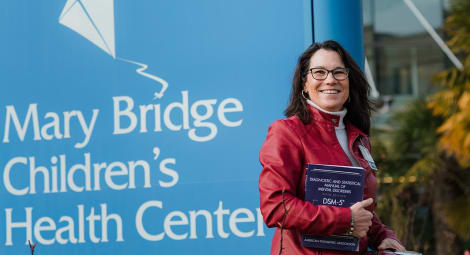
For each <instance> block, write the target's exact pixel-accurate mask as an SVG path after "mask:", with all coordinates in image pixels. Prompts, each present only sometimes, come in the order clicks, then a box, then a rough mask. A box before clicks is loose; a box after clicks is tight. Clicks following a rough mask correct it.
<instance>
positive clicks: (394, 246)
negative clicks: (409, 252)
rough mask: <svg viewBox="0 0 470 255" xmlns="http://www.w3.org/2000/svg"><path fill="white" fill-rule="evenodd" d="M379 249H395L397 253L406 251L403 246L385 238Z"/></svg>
mask: <svg viewBox="0 0 470 255" xmlns="http://www.w3.org/2000/svg"><path fill="white" fill-rule="evenodd" d="M377 248H379V250H386V249H393V250H395V251H406V249H405V247H403V245H401V244H400V243H399V242H398V241H397V240H395V239H392V238H385V239H384V240H383V241H382V242H381V243H380V245H379V247H377Z"/></svg>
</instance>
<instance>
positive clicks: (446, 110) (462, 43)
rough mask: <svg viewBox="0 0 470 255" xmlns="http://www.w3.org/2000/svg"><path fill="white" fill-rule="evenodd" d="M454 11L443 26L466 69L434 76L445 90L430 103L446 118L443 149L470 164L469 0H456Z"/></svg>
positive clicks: (432, 97)
mask: <svg viewBox="0 0 470 255" xmlns="http://www.w3.org/2000/svg"><path fill="white" fill-rule="evenodd" d="M451 12H452V14H451V15H450V16H449V17H448V18H447V20H446V23H445V27H444V28H445V31H446V32H447V33H448V35H449V36H450V40H449V41H448V45H449V46H450V48H451V49H452V50H453V51H454V52H456V53H458V54H459V55H460V56H462V58H464V62H463V65H464V68H463V69H462V70H459V69H457V68H455V67H453V68H450V69H448V70H445V71H442V72H440V73H438V74H436V75H435V76H434V78H433V80H434V81H435V82H437V83H438V84H440V85H441V87H442V90H441V91H440V92H438V93H436V94H434V95H432V96H431V97H430V98H429V103H428V105H429V107H430V108H431V109H432V110H433V114H434V115H437V116H441V117H443V118H444V122H443V124H442V125H441V126H440V127H439V128H438V130H437V131H438V133H439V134H441V138H440V141H439V144H440V146H441V148H442V149H443V150H444V151H445V152H446V153H447V154H448V155H452V156H455V157H456V158H457V160H458V161H459V163H460V165H462V166H464V167H470V111H468V109H470V15H468V13H470V1H467V0H455V1H454V2H453V5H452V9H451Z"/></svg>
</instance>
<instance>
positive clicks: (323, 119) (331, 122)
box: [307, 104, 367, 137]
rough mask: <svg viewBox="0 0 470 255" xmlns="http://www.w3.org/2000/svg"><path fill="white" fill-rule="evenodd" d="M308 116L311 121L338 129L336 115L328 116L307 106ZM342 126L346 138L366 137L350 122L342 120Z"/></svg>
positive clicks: (337, 117) (338, 118)
mask: <svg viewBox="0 0 470 255" xmlns="http://www.w3.org/2000/svg"><path fill="white" fill-rule="evenodd" d="M307 107H308V110H309V112H310V115H311V116H312V119H313V121H316V122H319V123H321V124H323V125H327V126H333V127H338V125H339V121H340V117H339V116H338V115H334V114H329V113H326V112H323V111H320V110H318V109H317V108H315V107H313V106H311V105H309V104H307ZM344 125H345V126H346V132H347V134H348V137H356V136H357V135H362V136H366V137H367V135H366V134H365V133H364V132H362V131H361V130H360V129H359V128H357V127H356V126H354V125H353V124H352V123H351V122H350V121H348V120H344Z"/></svg>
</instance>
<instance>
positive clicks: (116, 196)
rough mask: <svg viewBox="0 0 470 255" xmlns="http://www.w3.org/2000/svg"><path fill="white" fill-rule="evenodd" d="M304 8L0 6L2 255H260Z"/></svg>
mask: <svg viewBox="0 0 470 255" xmlns="http://www.w3.org/2000/svg"><path fill="white" fill-rule="evenodd" d="M113 2H114V5H111V4H112V3H113ZM306 2H309V1H304V2H302V1H285V0H258V1H252V0H239V1H228V0H223V1H212V0H199V1H193V0H180V1H164V0H161V1H156V0H144V1H131V0H127V1H126V0H123V1H113V0H80V1H78V0H77V1H74V0H70V1H65V0H48V1H29V0H7V1H2V8H0V31H2V39H1V40H0V57H1V60H2V64H1V68H0V86H2V92H1V93H0V155H1V157H0V172H1V174H0V178H1V182H0V198H1V199H0V201H1V203H0V254H28V253H29V248H28V247H27V245H25V243H26V241H27V240H28V239H32V241H34V242H38V243H39V244H38V246H37V248H36V249H37V250H36V252H37V254H48V255H58V254H68V255H73V254H226V255H229V254H267V253H268V252H269V250H270V247H271V238H272V235H273V231H272V230H271V229H267V228H266V227H265V226H264V223H263V222H262V219H261V217H260V214H259V213H258V207H259V192H258V176H259V173H260V171H261V166H260V164H259V161H258V151H259V149H260V147H261V145H262V143H263V141H264V139H265V136H266V133H267V128H268V126H269V124H270V123H271V122H273V121H274V120H276V119H278V118H281V117H282V112H283V110H284V108H285V107H286V106H287V102H288V95H289V92H290V88H291V76H292V72H293V71H294V68H295V64H296V60H297V57H298V56H299V54H301V53H302V51H303V50H304V49H305V44H306V42H307V41H309V40H310V42H311V39H310V38H311V34H310V33H309V32H308V31H311V23H310V19H309V16H308V15H306V13H309V11H310V7H309V4H308V3H306ZM64 8H65V9H66V10H65V11H63V10H64ZM305 8H308V10H306V9H305ZM61 14H63V15H62V16H61ZM306 20H307V21H306ZM112 30H114V36H113V31H112ZM113 45H114V47H113ZM113 49H114V50H113ZM163 88H166V90H165V91H164V92H163V93H162V94H159V93H161V92H162V89H163ZM159 96H160V97H159Z"/></svg>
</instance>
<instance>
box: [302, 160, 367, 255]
mask: <svg viewBox="0 0 470 255" xmlns="http://www.w3.org/2000/svg"><path fill="white" fill-rule="evenodd" d="M306 168H307V169H306V178H305V201H309V202H311V203H313V204H314V205H330V206H338V207H351V206H352V205H353V204H355V203H357V202H359V201H362V198H363V194H364V177H365V169H364V168H362V167H351V166H338V165H323V164H307V167H306ZM302 245H303V246H305V247H310V248H319V249H330V250H343V251H358V250H359V238H357V237H354V236H350V235H332V236H318V235H309V234H303V235H302Z"/></svg>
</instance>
